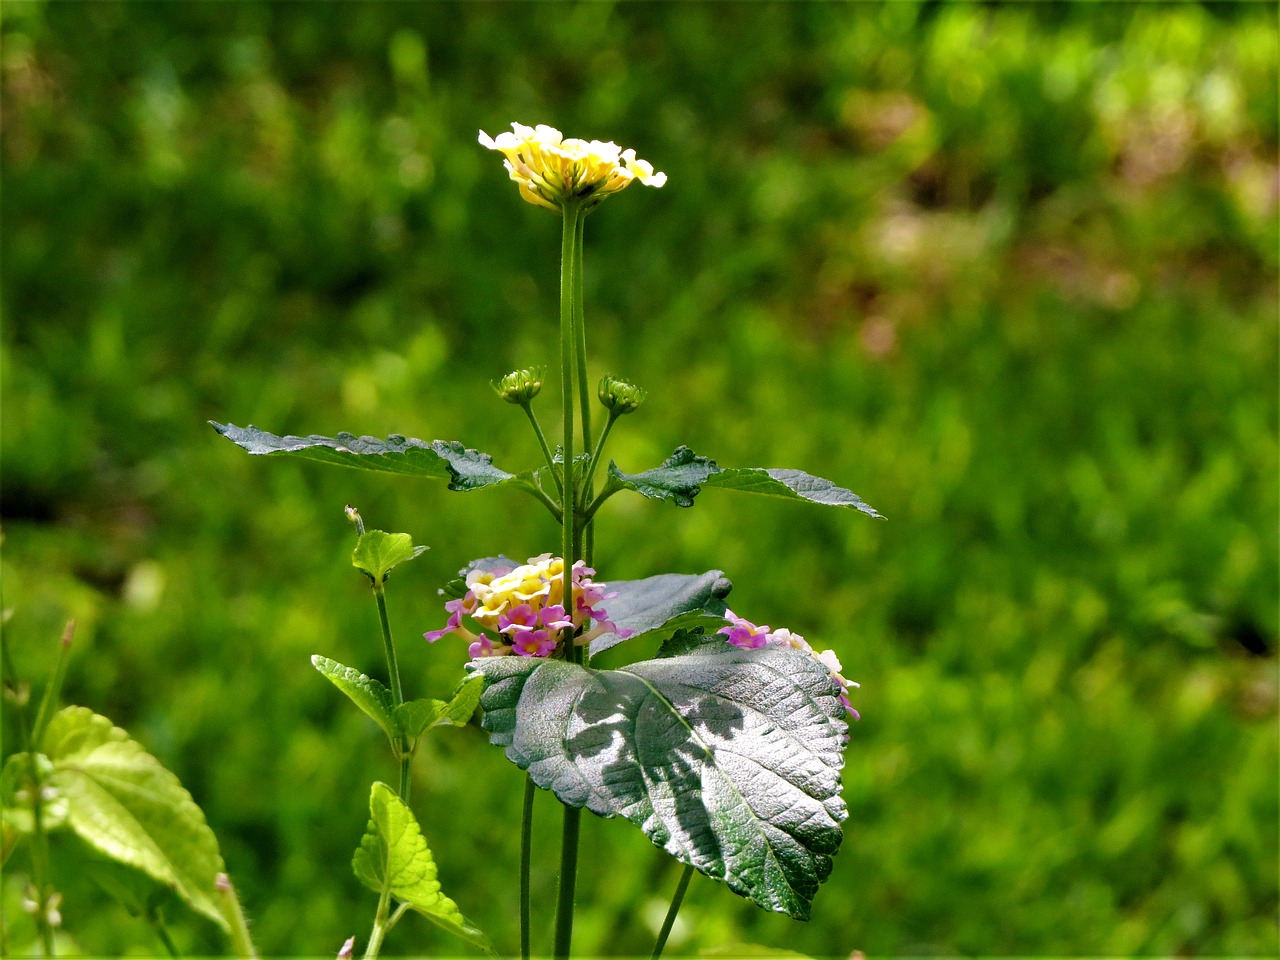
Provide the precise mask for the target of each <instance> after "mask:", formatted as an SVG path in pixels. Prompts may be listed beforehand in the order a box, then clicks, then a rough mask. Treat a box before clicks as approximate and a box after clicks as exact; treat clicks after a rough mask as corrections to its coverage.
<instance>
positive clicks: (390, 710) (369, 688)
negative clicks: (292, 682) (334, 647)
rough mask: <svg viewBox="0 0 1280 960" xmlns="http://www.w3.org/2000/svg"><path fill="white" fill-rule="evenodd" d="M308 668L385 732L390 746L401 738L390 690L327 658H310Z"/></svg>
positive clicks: (370, 678) (357, 671)
mask: <svg viewBox="0 0 1280 960" xmlns="http://www.w3.org/2000/svg"><path fill="white" fill-rule="evenodd" d="M311 665H312V666H314V667H315V668H316V669H317V670H319V671H320V672H321V673H322V674H324V675H325V676H326V677H328V678H329V681H330V682H331V683H332V684H333V685H334V686H335V687H337V688H338V689H339V690H341V691H342V692H343V693H345V694H346V695H347V696H348V697H350V698H351V702H352V703H354V704H355V705H356V706H357V707H359V708H360V709H361V710H363V711H364V712H365V713H366V714H368V715H369V717H370V718H372V720H373V721H374V722H375V723H376V724H377V725H378V726H380V727H381V728H382V729H383V730H384V731H385V732H386V734H387V736H388V737H389V738H390V740H391V743H392V745H393V746H394V744H395V742H396V739H397V738H398V737H400V736H401V730H400V724H399V723H397V722H396V717H395V707H394V706H393V705H392V702H391V691H390V690H388V689H387V688H386V687H385V686H383V685H382V684H381V683H379V682H378V681H377V680H374V679H373V678H372V677H366V676H365V675H364V674H363V673H361V672H360V671H359V670H353V669H352V668H351V667H347V666H343V665H342V664H341V663H338V661H337V660H330V659H329V658H328V657H320V656H313V657H312V658H311Z"/></svg>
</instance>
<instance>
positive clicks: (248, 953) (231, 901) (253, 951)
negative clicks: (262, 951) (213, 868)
mask: <svg viewBox="0 0 1280 960" xmlns="http://www.w3.org/2000/svg"><path fill="white" fill-rule="evenodd" d="M214 888H215V889H216V890H217V891H218V896H219V898H220V899H221V902H220V903H219V904H218V906H219V908H220V909H221V911H222V915H223V917H225V918H226V920H227V929H228V936H230V938H231V952H232V953H233V954H234V955H235V956H237V957H241V958H244V960H257V956H258V950H257V948H256V947H255V946H254V945H253V938H252V937H250V936H249V921H248V920H247V919H246V918H245V915H244V907H242V906H241V905H240V897H239V896H237V895H236V888H235V887H234V886H232V885H231V878H230V877H229V876H227V875H226V874H225V873H220V874H218V876H217V879H216V880H215V882H214Z"/></svg>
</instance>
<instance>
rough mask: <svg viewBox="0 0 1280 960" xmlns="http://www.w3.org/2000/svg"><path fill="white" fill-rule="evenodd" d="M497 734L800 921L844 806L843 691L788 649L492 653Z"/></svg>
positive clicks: (477, 665)
mask: <svg viewBox="0 0 1280 960" xmlns="http://www.w3.org/2000/svg"><path fill="white" fill-rule="evenodd" d="M469 669H472V670H475V671H478V672H480V673H483V674H484V675H485V679H486V689H485V693H484V696H483V697H482V698H481V706H483V707H484V709H485V714H484V726H485V729H487V730H489V731H490V732H491V736H490V740H491V742H493V743H495V744H498V745H499V746H503V747H505V748H506V755H507V758H508V759H509V760H511V761H512V762H513V763H515V764H516V766H518V767H520V768H521V769H523V770H528V771H529V775H530V776H531V777H532V778H533V781H534V783H536V784H537V785H538V786H540V787H543V788H545V789H549V790H552V791H554V792H555V794H556V796H557V797H559V798H560V799H561V800H562V801H563V802H564V803H566V804H569V805H570V806H575V807H582V806H585V807H586V808H587V809H588V810H590V811H592V812H593V813H596V814H599V815H600V816H603V817H613V816H618V815H621V816H623V817H626V818H627V819H628V820H630V821H631V822H632V823H634V824H636V825H637V826H639V827H640V829H641V830H642V831H644V833H645V835H646V836H648V837H649V838H650V839H651V840H652V841H653V842H654V843H655V844H657V845H658V846H661V847H662V848H663V849H665V850H666V851H667V852H668V853H670V854H671V855H672V856H674V857H676V858H677V859H679V860H680V861H681V862H683V863H687V864H690V865H691V866H693V867H695V868H696V869H698V870H699V871H701V872H702V873H704V874H706V875H707V876H709V877H712V878H713V879H716V880H722V881H724V882H725V883H726V884H727V885H728V886H729V888H730V889H732V890H733V891H735V892H736V893H739V894H741V895H742V896H745V897H748V898H750V899H751V900H753V901H754V902H755V903H757V904H759V905H760V906H761V907H764V908H765V909H767V910H773V911H776V912H779V913H785V914H787V915H789V916H792V917H795V918H796V919H799V920H807V919H808V917H809V911H810V906H811V903H812V900H813V897H814V894H815V893H816V892H817V890H818V886H819V884H821V883H822V882H823V881H824V880H826V879H827V876H828V875H829V874H830V872H831V857H832V855H833V854H834V853H835V852H836V850H837V849H838V848H839V846H840V840H841V831H840V826H839V825H840V822H841V821H842V820H844V818H845V816H846V812H845V806H844V802H843V801H842V800H841V798H840V789H841V783H840V770H841V767H842V766H843V763H844V757H843V753H842V751H843V747H844V744H845V742H846V740H847V739H848V737H847V729H848V728H847V726H846V724H845V722H844V719H843V716H844V710H843V708H842V707H841V705H840V702H839V700H838V699H837V695H838V694H839V688H838V687H837V686H836V684H835V682H834V681H833V680H832V679H831V675H830V674H829V673H828V672H827V670H826V668H825V667H823V666H822V665H821V664H820V663H818V662H817V661H816V660H815V659H814V658H813V657H811V656H809V655H808V654H806V653H802V652H801V651H798V650H794V649H791V648H785V647H765V648H762V649H759V650H741V649H739V648H737V647H733V646H730V645H729V644H727V643H708V644H704V645H702V646H699V647H697V648H695V649H693V650H691V651H690V652H689V653H686V654H682V655H679V656H673V657H668V658H663V659H658V660H648V661H643V662H640V663H633V664H630V665H628V666H626V667H622V668H620V669H617V670H592V669H590V668H587V667H582V666H578V665H576V664H573V663H569V662H567V661H564V660H535V659H533V658H526V657H491V658H487V659H483V660H477V661H473V663H472V664H471V665H470V667H469Z"/></svg>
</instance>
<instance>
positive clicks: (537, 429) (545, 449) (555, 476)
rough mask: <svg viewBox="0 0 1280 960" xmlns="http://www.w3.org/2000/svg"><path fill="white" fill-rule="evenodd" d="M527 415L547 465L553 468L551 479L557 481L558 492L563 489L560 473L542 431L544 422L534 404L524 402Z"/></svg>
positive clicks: (523, 405)
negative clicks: (534, 409)
mask: <svg viewBox="0 0 1280 960" xmlns="http://www.w3.org/2000/svg"><path fill="white" fill-rule="evenodd" d="M521 406H522V407H523V408H524V412H525V415H526V416H527V417H528V418H529V423H530V424H531V425H532V426H533V432H534V433H535V434H536V435H537V437H538V445H539V446H540V447H542V455H543V456H544V457H546V458H547V466H548V467H550V468H551V479H552V480H554V481H555V483H556V492H557V493H559V492H560V490H561V486H560V474H559V473H557V472H556V460H555V457H553V456H552V455H551V447H549V446H548V445H547V438H546V435H545V434H544V433H543V432H542V424H540V423H538V418H537V416H536V415H535V414H534V412H533V404H531V403H523V404H521Z"/></svg>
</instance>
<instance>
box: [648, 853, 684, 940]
mask: <svg viewBox="0 0 1280 960" xmlns="http://www.w3.org/2000/svg"><path fill="white" fill-rule="evenodd" d="M692 877H693V867H691V866H689V865H688V864H685V867H684V870H683V871H681V873H680V882H679V883H678V884H676V893H675V896H674V897H672V898H671V906H669V907H667V917H666V919H665V920H663V921H662V929H661V930H659V931H658V940H657V942H656V943H655V944H654V945H653V953H652V955H651V956H650V960H658V958H659V957H661V956H662V948H663V947H665V946H666V945H667V937H669V936H671V928H672V927H673V926H675V923H676V914H677V913H679V912H680V904H681V902H683V900H684V892H685V891H686V890H688V889H689V881H690V879H692Z"/></svg>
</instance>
